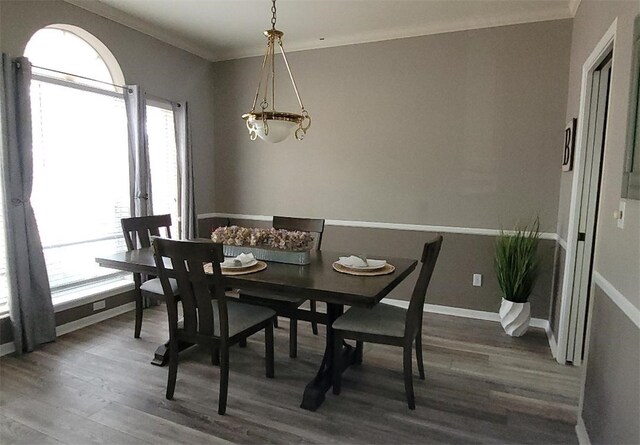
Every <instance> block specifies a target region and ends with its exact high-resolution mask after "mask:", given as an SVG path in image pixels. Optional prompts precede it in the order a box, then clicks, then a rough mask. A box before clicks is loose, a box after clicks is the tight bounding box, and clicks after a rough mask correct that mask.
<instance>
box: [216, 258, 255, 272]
mask: <svg viewBox="0 0 640 445" xmlns="http://www.w3.org/2000/svg"><path fill="white" fill-rule="evenodd" d="M227 261H228V263H227ZM225 263H226V264H225ZM256 264H258V260H253V261H249V262H248V263H245V264H241V265H239V266H236V265H234V264H233V258H227V259H226V260H224V263H220V267H222V268H223V269H232V270H240V269H246V268H247V267H251V266H255V265H256Z"/></svg>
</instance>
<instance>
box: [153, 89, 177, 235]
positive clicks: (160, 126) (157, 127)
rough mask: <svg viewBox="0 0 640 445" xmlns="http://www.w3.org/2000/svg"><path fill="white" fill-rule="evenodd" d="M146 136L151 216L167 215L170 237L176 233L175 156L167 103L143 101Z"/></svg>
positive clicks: (174, 144) (172, 128)
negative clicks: (168, 216)
mask: <svg viewBox="0 0 640 445" xmlns="http://www.w3.org/2000/svg"><path fill="white" fill-rule="evenodd" d="M147 137H148V142H149V163H150V164H151V165H150V169H151V199H152V204H153V213H154V215H162V214H165V213H169V214H170V215H171V223H172V226H171V234H172V236H173V237H177V236H178V235H181V234H180V233H179V231H178V227H179V226H180V225H179V224H178V215H179V209H178V157H177V151H176V137H175V126H174V121H173V110H172V108H171V104H169V103H167V102H162V101H157V100H148V101H147Z"/></svg>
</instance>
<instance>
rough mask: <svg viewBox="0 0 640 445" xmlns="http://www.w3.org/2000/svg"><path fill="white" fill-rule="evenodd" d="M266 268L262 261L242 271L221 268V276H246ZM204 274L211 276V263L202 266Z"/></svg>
mask: <svg viewBox="0 0 640 445" xmlns="http://www.w3.org/2000/svg"><path fill="white" fill-rule="evenodd" d="M266 268H267V263H265V262H264V261H258V262H257V263H256V264H254V265H253V266H249V267H245V268H243V269H227V268H224V267H223V268H222V275H247V274H250V273H255V272H260V271H261V270H265V269H266ZM204 271H205V273H208V274H212V273H213V268H212V267H211V263H207V264H205V265H204Z"/></svg>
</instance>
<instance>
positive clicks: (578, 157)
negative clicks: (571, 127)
mask: <svg viewBox="0 0 640 445" xmlns="http://www.w3.org/2000/svg"><path fill="white" fill-rule="evenodd" d="M617 27H618V19H617V18H616V19H615V20H614V21H613V23H611V26H609V29H607V31H606V32H605V33H604V35H603V36H602V38H601V39H600V41H599V42H598V43H597V44H596V46H595V48H594V49H593V51H592V52H591V54H590V55H589V57H588V58H587V60H586V61H585V62H584V64H583V65H582V82H581V91H580V110H579V113H578V127H577V130H576V144H575V151H574V163H573V165H574V166H575V169H574V171H573V180H572V183H571V201H570V204H569V223H568V233H567V249H566V256H565V265H564V274H563V277H564V279H563V283H562V301H561V306H560V325H559V328H558V331H559V332H558V349H557V354H556V360H557V361H558V363H562V364H565V363H566V362H567V340H568V338H569V324H570V323H569V317H570V314H571V299H572V295H573V290H574V284H575V285H579V283H574V280H575V267H576V254H577V247H578V224H579V222H580V201H581V199H580V198H581V194H580V192H581V189H580V188H581V184H582V183H583V181H584V175H585V169H584V165H583V161H584V159H583V158H584V156H585V148H586V142H587V132H588V130H589V126H588V122H587V121H586V120H587V117H588V116H589V114H590V112H591V109H590V108H591V101H590V94H591V88H592V81H593V73H594V71H596V69H597V68H598V66H599V65H600V64H601V63H602V61H603V60H604V59H605V58H606V57H607V56H608V55H609V53H611V56H612V57H611V71H612V72H613V70H614V68H615V51H614V50H615V40H616V31H617ZM608 100H609V104H610V102H611V96H609V99H608ZM608 120H609V118H608V117H607V121H608ZM605 146H606V139H605ZM601 168H602V166H601ZM582 310H585V308H583V309H582ZM574 364H579V363H574Z"/></svg>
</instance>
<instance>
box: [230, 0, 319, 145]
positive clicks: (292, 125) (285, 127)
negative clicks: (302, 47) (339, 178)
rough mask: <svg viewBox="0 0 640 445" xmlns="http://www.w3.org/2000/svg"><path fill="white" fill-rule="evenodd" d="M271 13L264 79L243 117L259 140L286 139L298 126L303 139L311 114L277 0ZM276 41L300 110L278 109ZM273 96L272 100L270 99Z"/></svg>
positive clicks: (253, 135) (298, 136) (267, 34)
mask: <svg viewBox="0 0 640 445" xmlns="http://www.w3.org/2000/svg"><path fill="white" fill-rule="evenodd" d="M271 14H272V16H271V29H268V30H266V31H265V32H264V35H265V36H266V37H267V49H266V51H265V53H264V58H263V59H262V69H261V71H260V80H259V81H258V88H257V90H256V96H255V98H254V99H253V105H252V106H251V111H249V112H248V113H247V114H243V115H242V119H244V120H245V121H246V125H247V129H248V130H249V137H250V138H251V140H252V141H255V140H256V139H257V138H258V137H259V138H260V139H262V140H264V141H267V142H272V143H276V142H282V141H284V140H285V139H286V138H287V137H288V136H289V135H290V134H291V133H292V132H294V129H295V132H294V134H295V137H296V139H297V140H299V141H301V140H302V139H304V137H305V135H306V134H307V130H308V129H309V127H310V126H311V116H309V113H308V112H307V110H305V108H304V105H302V99H300V93H298V87H297V86H296V81H295V80H294V79H293V74H292V73H291V68H290V67H289V62H288V61H287V55H286V54H285V52H284V47H283V46H282V36H283V35H284V33H283V32H282V31H279V30H277V29H276V0H272V6H271ZM276 44H277V45H278V46H279V47H280V52H281V53H282V58H283V60H284V65H285V66H286V68H287V72H288V73H289V78H290V79H291V84H292V85H293V91H294V92H295V93H296V98H297V99H298V104H299V105H300V113H299V114H298V113H290V112H286V111H276V105H275V100H276V93H275V77H276V69H275V63H274V62H275V47H276ZM260 98H262V101H261V102H260V104H258V99H260ZM269 100H270V101H271V102H269ZM256 106H259V109H258V110H256Z"/></svg>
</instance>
